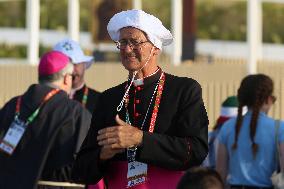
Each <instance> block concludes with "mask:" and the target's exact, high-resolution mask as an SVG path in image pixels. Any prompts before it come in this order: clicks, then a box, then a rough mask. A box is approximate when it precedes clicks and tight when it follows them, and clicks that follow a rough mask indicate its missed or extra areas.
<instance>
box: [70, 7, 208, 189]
mask: <svg viewBox="0 0 284 189" xmlns="http://www.w3.org/2000/svg"><path fill="white" fill-rule="evenodd" d="M107 29H108V32H109V35H110V37H111V38H112V39H113V40H114V41H115V42H116V44H117V47H118V49H120V55H121V61H122V64H123V66H124V67H125V69H127V70H128V71H129V79H128V81H126V82H124V83H122V84H120V85H118V86H116V87H113V88H111V89H108V90H106V91H105V92H103V93H102V95H101V97H100V100H99V104H98V107H97V109H96V110H95V115H96V116H95V117H94V118H93V119H92V123H91V128H90V130H89V133H88V135H87V137H86V139H85V141H84V142H83V145H82V147H81V149H80V152H79V153H78V156H77V160H76V163H75V165H74V169H73V178H74V180H76V181H77V182H79V183H80V182H81V183H96V182H97V181H98V180H99V179H100V178H101V177H103V176H104V178H105V180H106V182H107V184H108V188H109V189H121V188H135V189H159V188H163V189H173V188H175V187H176V186H177V183H178V181H179V179H180V177H181V176H182V174H183V171H184V170H186V169H188V168H190V167H192V166H196V165H199V164H200V163H201V162H202V161H203V159H204V158H205V157H206V155H207V152H208V144H207V132H208V129H207V127H208V118H207V113H206V110H205V107H204V103H203V100H202V94H201V87H200V85H199V84H198V83H197V82H196V81H195V80H193V79H191V78H185V77H184V78H181V77H177V76H173V75H170V74H167V73H165V72H164V71H163V70H162V69H161V68H160V67H159V66H158V63H157V57H158V54H159V53H160V51H161V50H162V46H164V45H169V44H170V43H171V42H172V40H173V39H172V35H171V33H170V31H168V30H167V29H166V28H165V27H164V26H163V25H162V22H161V21H160V20H159V19H158V18H156V17H154V16H153V15H150V14H147V13H145V12H144V11H142V10H128V11H122V12H120V13H117V14H115V15H114V16H113V17H112V18H111V20H110V21H109V23H108V27H107Z"/></svg>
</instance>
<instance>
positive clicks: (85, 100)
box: [82, 86, 89, 107]
mask: <svg viewBox="0 0 284 189" xmlns="http://www.w3.org/2000/svg"><path fill="white" fill-rule="evenodd" d="M88 94H89V89H88V87H87V86H85V88H84V95H83V98H82V105H83V107H86V104H87V101H88Z"/></svg>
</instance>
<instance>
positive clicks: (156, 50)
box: [153, 47, 160, 55]
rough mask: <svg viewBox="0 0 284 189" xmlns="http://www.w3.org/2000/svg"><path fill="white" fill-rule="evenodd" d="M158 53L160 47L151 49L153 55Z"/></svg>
mask: <svg viewBox="0 0 284 189" xmlns="http://www.w3.org/2000/svg"><path fill="white" fill-rule="evenodd" d="M159 53H160V49H158V48H157V47H155V48H154V51H153V55H159Z"/></svg>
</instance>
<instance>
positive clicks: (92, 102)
mask: <svg viewBox="0 0 284 189" xmlns="http://www.w3.org/2000/svg"><path fill="white" fill-rule="evenodd" d="M86 87H87V86H86V85H84V86H83V87H82V88H81V89H79V90H78V91H76V92H75V94H74V96H73V99H74V100H76V101H78V102H80V103H82V100H83V96H84V91H85V88H86ZM87 88H88V98H87V103H86V108H87V109H88V110H89V112H90V113H91V114H92V113H93V112H94V109H95V107H96V105H97V103H98V99H99V96H100V92H98V91H96V90H94V89H91V88H90V87H87Z"/></svg>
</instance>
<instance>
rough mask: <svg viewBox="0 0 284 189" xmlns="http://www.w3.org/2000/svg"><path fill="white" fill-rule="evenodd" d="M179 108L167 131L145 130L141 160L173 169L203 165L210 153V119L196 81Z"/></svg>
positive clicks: (140, 149) (189, 86) (184, 93)
mask: <svg viewBox="0 0 284 189" xmlns="http://www.w3.org/2000/svg"><path fill="white" fill-rule="evenodd" d="M185 85H186V84H185ZM168 108H169V109H171V107H168ZM177 109H178V110H177V112H176V114H175V116H174V118H173V119H172V120H171V125H170V127H169V129H168V131H167V132H165V133H162V134H161V133H155V131H154V133H149V132H147V131H144V135H143V142H142V145H141V146H140V147H139V150H138V157H137V160H138V161H141V162H144V163H147V164H150V165H155V166H158V167H163V168H167V169H171V170H186V169H188V168H190V167H192V166H196V165H200V164H201V163H202V161H203V160H204V159H205V157H206V156H207V153H208V141H207V138H208V117H207V113H206V110H205V107H204V103H203V100H202V92H201V87H200V85H199V84H198V83H197V82H196V81H194V82H190V83H189V84H188V85H186V86H185V87H184V89H183V92H182V96H181V98H180V102H179V103H178V108H177ZM158 116H159V114H158ZM161 116H163V115H161ZM155 127H163V125H158V124H157V125H156V126H155Z"/></svg>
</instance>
